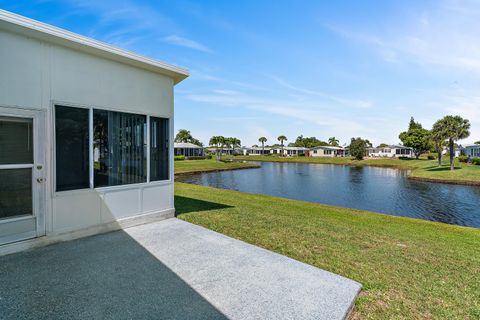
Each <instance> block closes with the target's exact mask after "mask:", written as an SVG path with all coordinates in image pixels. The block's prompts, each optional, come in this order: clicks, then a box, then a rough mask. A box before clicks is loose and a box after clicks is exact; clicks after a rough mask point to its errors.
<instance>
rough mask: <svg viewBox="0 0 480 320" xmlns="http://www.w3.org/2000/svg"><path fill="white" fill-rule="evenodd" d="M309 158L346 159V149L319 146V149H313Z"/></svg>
mask: <svg viewBox="0 0 480 320" xmlns="http://www.w3.org/2000/svg"><path fill="white" fill-rule="evenodd" d="M308 156H309V157H327V158H335V157H344V156H345V148H343V147H334V146H318V147H314V148H311V149H310V151H309V153H308Z"/></svg>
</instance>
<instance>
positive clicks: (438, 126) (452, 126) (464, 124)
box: [432, 116, 470, 170]
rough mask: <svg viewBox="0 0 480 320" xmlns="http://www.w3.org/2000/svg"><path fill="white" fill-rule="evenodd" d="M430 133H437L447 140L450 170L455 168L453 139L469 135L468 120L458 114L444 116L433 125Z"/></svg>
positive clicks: (456, 139) (460, 138) (464, 137)
mask: <svg viewBox="0 0 480 320" xmlns="http://www.w3.org/2000/svg"><path fill="white" fill-rule="evenodd" d="M432 134H434V135H435V134H438V135H439V136H442V137H445V138H446V140H448V146H449V150H450V170H455V163H454V159H455V141H458V140H462V139H466V138H468V137H469V136H470V121H468V120H467V119H463V118H462V117H460V116H445V117H444V118H443V119H440V120H438V121H437V122H435V124H434V125H433V129H432Z"/></svg>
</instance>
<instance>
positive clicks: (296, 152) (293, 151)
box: [270, 147, 309, 157]
mask: <svg viewBox="0 0 480 320" xmlns="http://www.w3.org/2000/svg"><path fill="white" fill-rule="evenodd" d="M308 150H309V149H308V148H303V147H283V155H284V156H288V157H295V156H300V155H305V154H307V153H308ZM270 153H271V154H279V155H281V154H282V148H281V147H277V148H272V149H271V150H270Z"/></svg>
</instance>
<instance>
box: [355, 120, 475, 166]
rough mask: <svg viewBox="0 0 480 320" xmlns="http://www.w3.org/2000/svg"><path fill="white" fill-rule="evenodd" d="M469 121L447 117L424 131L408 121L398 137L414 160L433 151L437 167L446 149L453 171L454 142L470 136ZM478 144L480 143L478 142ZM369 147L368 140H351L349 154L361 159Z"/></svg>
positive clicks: (418, 125) (416, 123)
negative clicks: (404, 129)
mask: <svg viewBox="0 0 480 320" xmlns="http://www.w3.org/2000/svg"><path fill="white" fill-rule="evenodd" d="M470 126H471V125H470V121H469V120H467V119H464V118H462V117H460V116H452V115H448V116H445V117H443V118H442V119H440V120H438V121H436V122H435V124H434V125H433V127H432V129H430V130H428V129H425V128H424V127H423V126H422V124H421V123H419V122H416V121H415V119H414V118H413V117H411V119H410V123H409V125H408V130H407V131H404V132H401V133H400V135H399V136H398V137H399V139H400V140H401V141H402V143H403V145H404V146H405V147H409V148H412V149H413V152H414V154H415V158H417V159H418V158H419V157H420V155H421V154H422V153H426V152H430V151H432V150H433V151H434V152H436V153H437V159H438V166H441V165H442V157H443V150H444V147H448V149H449V155H450V170H455V161H454V160H455V145H456V142H457V141H459V140H462V139H466V138H468V137H469V136H470ZM479 142H480V141H479ZM368 147H371V144H370V143H369V142H368V140H363V139H361V138H352V140H351V142H350V154H351V155H352V156H353V157H355V158H356V159H359V160H361V159H363V156H364V155H365V152H366V148H368Z"/></svg>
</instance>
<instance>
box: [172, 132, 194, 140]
mask: <svg viewBox="0 0 480 320" xmlns="http://www.w3.org/2000/svg"><path fill="white" fill-rule="evenodd" d="M192 139H193V137H192V134H191V133H190V131H188V130H185V129H180V130H178V133H177V135H176V136H175V142H191V140H192Z"/></svg>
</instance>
